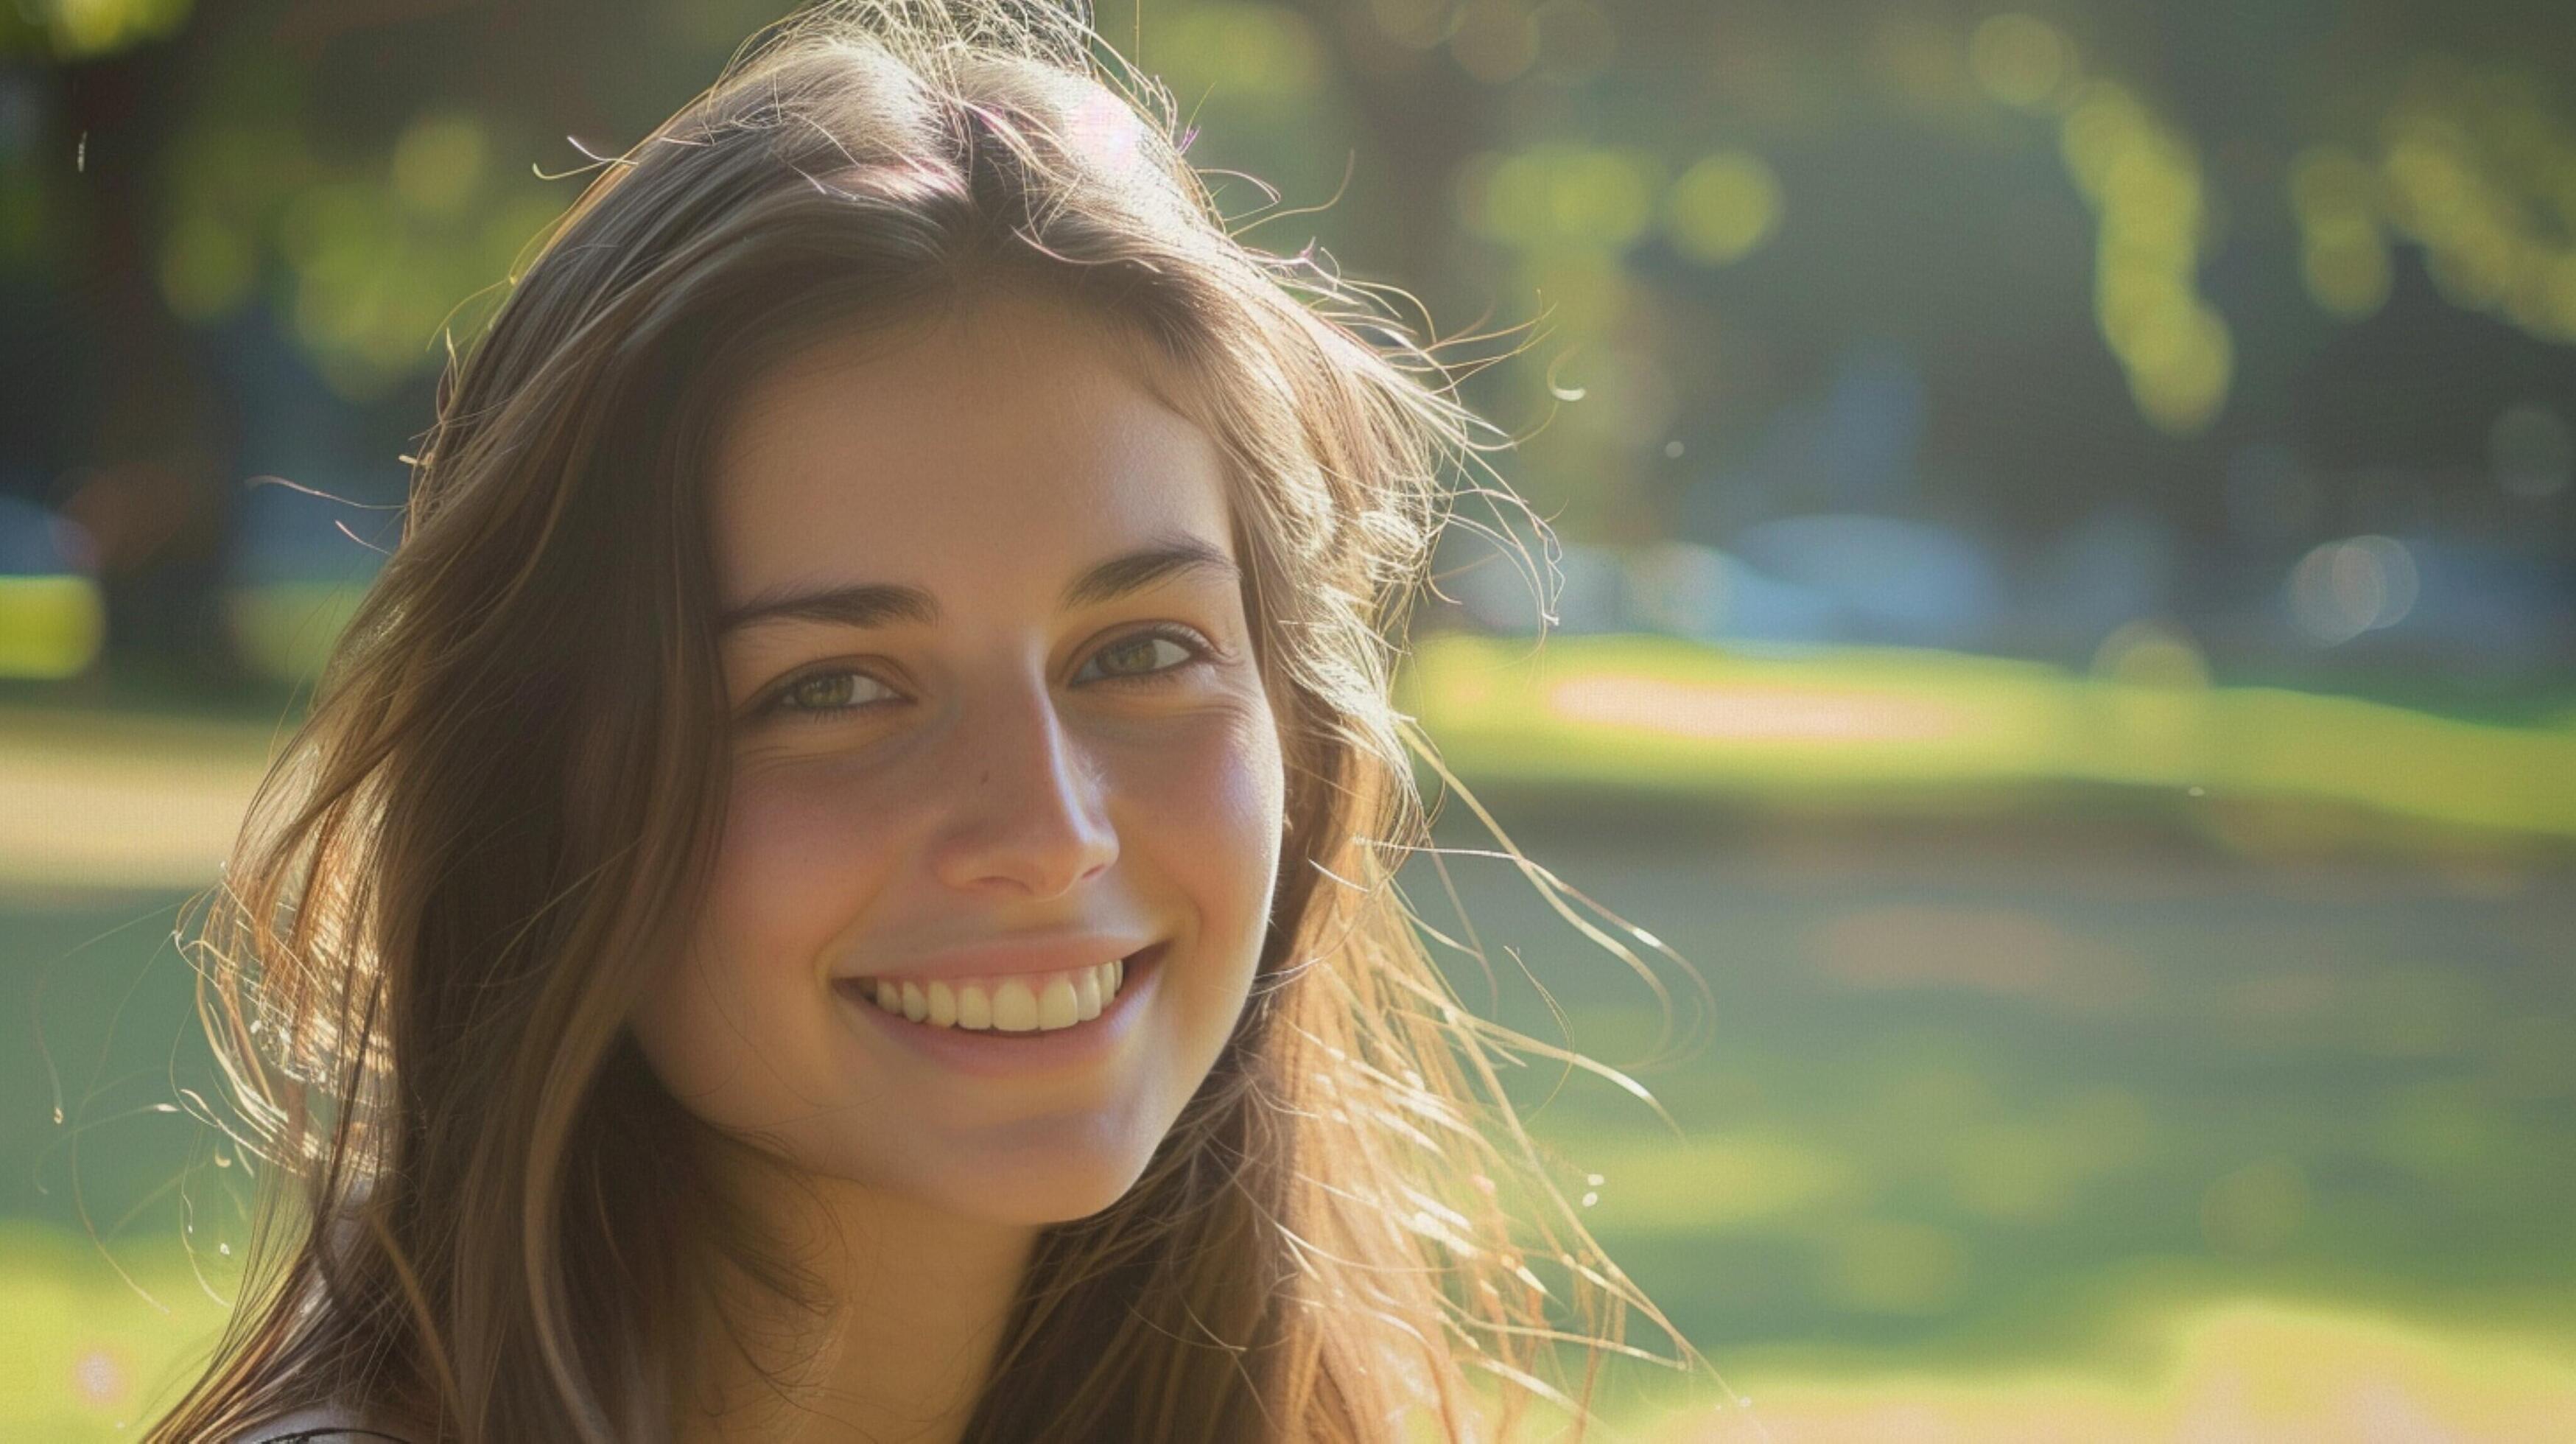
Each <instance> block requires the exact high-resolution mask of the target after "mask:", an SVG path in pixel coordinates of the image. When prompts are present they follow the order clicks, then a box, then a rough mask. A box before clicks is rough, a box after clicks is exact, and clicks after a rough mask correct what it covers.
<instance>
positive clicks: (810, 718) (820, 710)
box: [752, 626, 1216, 722]
mask: <svg viewBox="0 0 2576 1444" xmlns="http://www.w3.org/2000/svg"><path fill="white" fill-rule="evenodd" d="M1156 638H1160V639H1162V640H1164V641H1168V642H1171V643H1173V644H1175V645H1177V646H1179V647H1180V649H1181V650H1182V651H1184V652H1187V653H1188V654H1189V655H1188V656H1186V657H1184V658H1182V659H1181V660H1180V661H1178V662H1174V663H1173V664H1172V665H1170V666H1168V667H1157V668H1155V669H1154V670H1153V671H1151V672H1132V673H1128V674H1126V675H1124V676H1112V677H1104V678H1102V679H1101V682H1103V683H1107V684H1110V685H1117V684H1121V683H1124V684H1128V685H1139V686H1144V687H1159V686H1167V685H1169V684H1170V683H1172V682H1173V681H1176V680H1178V678H1179V675H1180V674H1181V673H1182V672H1185V671H1187V670H1189V669H1190V668H1192V667H1196V666H1202V665H1204V664H1206V663H1207V662H1209V661H1210V660H1212V659H1213V658H1214V657H1215V656H1216V648H1215V647H1214V646H1213V645H1211V644H1210V643H1209V642H1208V640H1207V639H1206V638H1204V637H1202V636H1200V635H1199V634H1198V633H1197V632H1195V631H1192V630H1191V629H1189V628H1187V627H1180V626H1159V627H1147V628H1145V629H1143V630H1141V631H1134V632H1129V633H1127V634H1126V635H1125V636H1122V637H1119V638H1116V639H1114V640H1112V641H1110V642H1107V643H1104V644H1103V645H1102V646H1101V647H1100V649H1099V650H1098V651H1095V652H1093V653H1092V654H1091V660H1097V659H1098V658H1099V657H1100V656H1101V655H1102V654H1103V653H1107V652H1114V651H1116V650H1118V649H1119V648H1121V647H1129V646H1133V645H1135V644H1136V643H1139V642H1149V641H1153V640H1155V639H1156ZM827 677H869V678H870V679H871V680H873V681H876V682H877V683H878V685H880V686H884V687H886V688H887V689H888V690H892V684H890V683H887V682H885V681H884V680H883V679H882V678H876V677H874V676H873V674H871V673H868V672H866V671H863V670H861V669H860V668H856V667H837V666H835V667H817V668H815V669H814V670H812V671H810V672H802V673H799V674H797V675H796V676H793V677H790V678H788V679H787V680H786V681H784V682H781V683H779V684H778V687H777V690H775V691H774V692H772V693H771V694H770V695H769V699H768V700H767V701H765V702H763V703H761V704H760V706H759V707H758V708H757V709H756V710H755V711H754V712H753V714H752V715H753V716H754V717H756V718H768V717H783V718H786V719H788V720H790V721H796V722H832V721H838V720H839V719H841V718H843V717H847V716H850V715H852V714H853V713H858V712H864V711H867V710H868V709H869V708H871V707H877V706H882V705H884V702H883V701H875V702H855V703H847V704H843V705H839V706H831V707H799V706H795V705H793V704H792V703H791V701H790V700H789V699H791V698H793V697H794V696H795V695H796V690H797V689H798V688H800V687H802V686H804V685H805V684H806V683H808V682H814V681H819V680H822V679H824V678H827ZM1095 685H1098V684H1095Z"/></svg>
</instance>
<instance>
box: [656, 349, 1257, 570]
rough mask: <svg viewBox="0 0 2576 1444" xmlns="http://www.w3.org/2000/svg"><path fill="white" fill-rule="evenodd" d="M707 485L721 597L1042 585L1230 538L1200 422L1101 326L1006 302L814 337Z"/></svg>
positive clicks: (744, 419)
mask: <svg viewBox="0 0 2576 1444" xmlns="http://www.w3.org/2000/svg"><path fill="white" fill-rule="evenodd" d="M709 480H710V485H709V492H708V496H707V516H708V521H709V526H710V530H711V533H712V535H711V541H712V543H713V549H714V559H715V565H716V572H717V584H718V590H719V593H720V597H721V600H722V601H724V602H726V603H732V602H738V601H740V600H741V599H742V598H743V597H745V596H747V595H749V594H751V593H754V592H757V591H760V590H762V589H763V588H765V587H769V586H773V585H777V584H779V583H782V582H794V581H807V580H810V581H815V582H828V581H867V582H909V583H913V584H917V585H926V586H929V587H930V588H931V589H932V590H934V591H936V592H938V593H940V594H941V595H943V596H944V595H948V594H949V593H950V592H951V591H952V590H953V589H954V587H955V586H956V585H957V583H959V582H960V581H961V580H962V581H971V582H972V583H973V584H974V586H975V587H976V588H977V589H978V590H991V589H993V588H996V587H1001V586H1005V585H1008V584H1011V583H1025V584H1026V585H1027V586H1028V587H1029V588H1031V589H1032V590H1042V591H1044V592H1045V593H1046V594H1047V595H1049V596H1052V595H1053V593H1054V590H1055V589H1056V587H1057V586H1058V585H1059V583H1060V582H1061V581H1062V580H1063V578H1064V577H1065V576H1067V575H1069V574H1070V573H1072V572H1073V571H1075V570H1078V569H1080V568H1081V567H1083V566H1086V565H1088V564H1089V563H1091V562H1093V561H1096V560H1098V559H1099V558H1100V557H1101V556H1103V555H1106V554H1108V553H1111V552H1114V551H1116V550H1118V549H1119V547H1120V545H1121V543H1124V542H1129V541H1132V540H1133V539H1135V538H1136V537H1139V536H1142V535H1146V534H1149V533H1169V532H1174V531H1179V532H1188V533H1194V534H1196V535H1199V536H1202V537H1204V538H1206V539H1207V540H1209V541H1211V542H1213V543H1215V544H1217V545H1218V546H1219V547H1221V548H1223V549H1224V550H1225V551H1227V552H1228V553H1229V554H1231V553H1232V552H1233V550H1234V548H1233V545H1232V541H1231V532H1230V528H1229V517H1230V515H1231V509H1230V508H1229V506H1228V505H1227V501H1226V493H1225V483H1224V469H1223V465H1222V463H1221V461H1220V459H1219V454H1218V451H1217V448H1216V446H1215V444H1214V443H1213V442H1212V441H1211V440H1210V439H1209V438H1208V436H1207V434H1206V433H1205V432H1204V431H1202V430H1201V429H1200V428H1199V427H1198V426H1197V425H1196V424H1194V423H1193V422H1191V421H1190V420H1188V419H1187V418H1185V417H1183V416H1181V415H1180V414H1178V413H1177V412H1175V411H1173V410H1171V409H1170V408H1169V407H1167V406H1166V405H1165V404H1164V403H1163V402H1162V401H1161V400H1160V399H1159V398H1157V396H1156V395H1155V393H1154V392H1153V390H1152V389H1150V386H1149V385H1148V383H1147V382H1146V381H1145V380H1144V379H1143V377H1142V376H1141V375H1140V374H1139V373H1138V371H1137V369H1136V363H1135V362H1134V360H1133V358H1132V357H1130V356H1129V355H1128V354H1127V353H1126V352H1125V351H1124V350H1123V349H1122V348H1121V347H1120V346H1119V345H1118V344H1117V343H1116V342H1115V341H1114V340H1113V339H1112V338H1111V337H1109V336H1108V335H1106V334H1105V333H1103V332H1102V331H1101V330H1099V329H1098V326H1097V323H1095V322H1092V321H1089V320H1087V319H1085V318H1083V317H1081V316H1079V315H1077V314H1074V313H1072V312H1069V311H1066V310H1063V309H1061V308H1058V307H1054V306H1051V305H1047V304H1044V303H1040V302H1035V301H1030V300H1023V299H1017V298H1009V299H1004V298H996V299H993V300H990V301H985V302H980V303H978V304H977V305H975V306H974V307H972V308H970V309H968V310H966V311H964V312H962V313H960V314H959V315H956V316H943V317H941V318H939V319H937V320H934V321H927V322H922V323H918V324H914V325H909V326H906V327H903V328H901V329H899V330H896V331H892V332H878V333H870V334H867V335H853V336H849V337H841V338H834V339H830V340H826V341H823V342H820V343H818V344H816V345H814V346H812V347H809V348H807V349H806V350H804V351H802V352H799V353H797V354H796V355H794V356H791V357H790V358H789V359H787V360H786V361H784V362H782V363H780V364H779V365H777V366H775V367H773V368H771V369H770V370H768V371H767V372H765V373H763V374H761V375H759V376H757V377H755V378H753V379H752V380H751V381H750V382H749V383H748V385H747V386H746V387H745V389H744V390H743V392H742V393H741V395H740V397H739V398H738V400H737V401H736V403H735V405H734V406H733V408H732V410H731V412H730V414H729V416H728V418H727V423H726V425H725V428H724V430H723V432H722V434H721V437H720V440H719V442H718V445H717V447H716V453H715V465H714V470H713V474H712V476H711V477H710V479H709Z"/></svg>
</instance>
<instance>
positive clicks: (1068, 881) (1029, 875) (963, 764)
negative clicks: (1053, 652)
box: [930, 685, 1118, 899]
mask: <svg viewBox="0 0 2576 1444" xmlns="http://www.w3.org/2000/svg"><path fill="white" fill-rule="evenodd" d="M970 711H971V712H972V713H973V714H974V715H973V716H972V719H971V720H970V721H969V722H968V723H967V725H965V726H964V727H961V728H960V729H959V733H958V742H959V745H958V747H957V749H956V752H955V754H954V757H955V761H954V764H953V768H952V772H951V775H952V776H953V777H954V779H955V781H954V782H953V783H952V784H951V785H952V787H953V790H954V798H955V801H954V803H953V806H952V808H951V810H950V816H949V820H948V825H947V827H946V828H945V829H944V830H943V831H942V833H941V834H940V836H939V837H938V839H937V840H936V841H935V842H934V843H933V844H932V856H931V859H930V864H931V870H932V871H933V873H935V874H936V875H937V876H938V878H939V880H940V881H941V882H943V883H945V884H947V885H948V886H949V887H952V888H956V889H958V890H960V891H965V892H980V893H995V894H1002V895H1007V896H1015V897H1027V898H1036V899H1044V898H1054V897H1060V896H1062V895H1063V894H1065V893H1067V892H1070V891H1071V890H1072V889H1073V888H1074V887H1076V886H1077V885H1079V884H1080V883H1082V882H1083V881H1084V880H1085V879H1088V878H1090V877H1092V876H1094V875H1096V874H1098V873H1100V872H1102V871H1104V870H1105V869H1107V868H1108V866H1109V865H1110V864H1111V863H1112V862H1115V861H1116V860H1117V858H1118V834H1117V832H1116V830H1115V829H1114V828H1112V827H1111V826H1110V822H1109V818H1108V816H1107V815H1106V812H1105V810H1104V808H1103V806H1102V803H1103V802H1104V801H1105V793H1106V791H1107V789H1106V787H1105V785H1104V784H1103V782H1102V779H1101V778H1100V776H1099V772H1098V769H1097V768H1096V767H1095V766H1094V765H1093V763H1092V761H1091V759H1090V758H1089V757H1088V756H1087V755H1086V754H1085V753H1084V751H1083V750H1082V748H1081V746H1080V745H1079V743H1078V742H1077V741H1076V740H1075V739H1074V738H1073V737H1072V736H1071V735H1069V734H1068V733H1067V731H1066V729H1065V727H1064V725H1063V721H1062V719H1061V718H1059V717H1058V716H1057V715H1056V709H1055V704H1054V702H1053V701H1052V700H1051V699H1050V698H1049V697H1048V696H1047V695H1046V689H1045V687H1044V686H1043V685H1038V686H1033V687H1020V688H1014V689H1009V690H1006V691H1005V690H996V691H994V692H990V693H987V694H985V695H984V696H981V697H978V698H977V699H975V701H974V703H972V704H970Z"/></svg>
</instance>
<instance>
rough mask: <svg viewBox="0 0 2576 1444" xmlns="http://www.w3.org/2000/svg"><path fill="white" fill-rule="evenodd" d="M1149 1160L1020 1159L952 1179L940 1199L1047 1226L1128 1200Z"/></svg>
mask: <svg viewBox="0 0 2576 1444" xmlns="http://www.w3.org/2000/svg"><path fill="white" fill-rule="evenodd" d="M1144 1171H1145V1159H1143V1158H1141V1157H1139V1158H1136V1159H1134V1160H1129V1159H1127V1158H1124V1157H1114V1158H1113V1157H1103V1156H1093V1157H1056V1158H1025V1159H1016V1160H1012V1161H1010V1162H1008V1163H1005V1164H1001V1165H999V1166H996V1167H994V1168H991V1169H980V1170H977V1176H976V1177H973V1178H969V1179H959V1180H953V1181H948V1180H944V1182H948V1184H949V1186H948V1187H945V1188H942V1189H941V1190H940V1192H939V1195H938V1196H939V1199H940V1201H941V1203H942V1204H943V1205H944V1206H946V1207H948V1208H951V1209H953V1210H955V1211H957V1212H958V1213H961V1214H965V1215H967V1216H970V1217H975V1218H981V1219H984V1220H986V1221H988V1222H991V1223H997V1224H1011V1225H1016V1226H1022V1227H1031V1228H1035V1227H1042V1226H1044V1225H1047V1224H1054V1223H1071V1222H1073V1221H1075V1220H1076V1219H1084V1218H1089V1217H1091V1216H1092V1215H1094V1214H1097V1213H1101V1212H1104V1211H1105V1210H1107V1209H1108V1208H1109V1207H1110V1206H1111V1205H1113V1204H1115V1203H1117V1202H1118V1200H1120V1199H1122V1198H1125V1197H1126V1196H1127V1192H1128V1190H1129V1189H1132V1188H1134V1187H1135V1186H1136V1180H1137V1179H1138V1178H1140V1177H1142V1176H1143V1175H1144Z"/></svg>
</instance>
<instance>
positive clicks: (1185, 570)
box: [716, 536, 1243, 637]
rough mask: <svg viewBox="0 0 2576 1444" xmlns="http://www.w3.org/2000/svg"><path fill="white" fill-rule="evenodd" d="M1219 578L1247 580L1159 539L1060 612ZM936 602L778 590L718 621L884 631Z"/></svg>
mask: <svg viewBox="0 0 2576 1444" xmlns="http://www.w3.org/2000/svg"><path fill="white" fill-rule="evenodd" d="M1194 573H1196V574H1203V575H1208V576H1215V577H1221V578H1223V579H1225V580H1227V581H1229V582H1237V583H1239V582H1240V581H1241V580H1242V577H1243V573H1242V571H1241V569H1240V568H1238V567H1236V566H1235V564H1234V559H1233V558H1231V557H1229V556H1227V555H1226V554H1225V553H1224V552H1223V551H1220V550H1218V549H1217V548H1216V547H1214V546H1211V545H1210V544H1208V543H1207V542H1205V541H1203V540H1201V539H1199V538H1197V537H1194V536H1174V537H1163V538H1157V539H1156V540H1155V541H1154V542H1153V543H1152V544H1151V545H1148V546H1144V547H1139V548H1137V549H1136V550H1134V551H1131V552H1122V553H1120V554H1119V555H1117V556H1114V557H1111V558H1110V559H1108V560H1107V561H1104V562H1101V563H1099V564H1098V565H1096V566H1094V567H1092V568H1091V570H1089V571H1087V572H1084V573H1083V574H1082V575H1081V576H1078V577H1076V578H1074V579H1073V582H1072V584H1071V585H1069V586H1067V587H1066V588H1065V589H1064V597H1063V599H1062V600H1061V601H1060V602H1058V603H1057V606H1058V607H1059V608H1060V609H1061V610H1064V611H1072V610H1074V609H1075V608H1078V607H1094V606H1099V605H1100V604H1102V603H1104V602H1111V601H1115V600H1117V599H1118V598H1120V597H1123V596H1126V595H1128V594H1130V593H1132V592H1140V591H1143V590H1144V589H1145V588H1147V587H1150V586H1153V585H1155V584H1157V583H1159V582H1163V581H1167V580H1170V579H1172V578H1176V577H1180V576H1186V575H1190V574H1194ZM939 617H940V610H939V599H938V598H936V597H933V596H932V595H931V594H930V593H928V592H926V591H923V590H922V589H921V588H919V587H907V586H902V585H899V584H896V583H891V582H869V583H860V584H854V585H850V586H840V587H822V588H817V589H810V590H802V591H798V590H790V589H787V588H781V587H773V588H771V589H770V590H769V591H767V592H763V593H761V594H760V595H758V596H755V597H753V598H752V599H750V600H749V601H747V602H744V603H742V604H741V605H740V606H737V607H734V608H731V609H730V610H728V611H726V612H725V613H724V614H723V615H722V616H721V617H719V618H718V619H717V621H716V635H717V636H719V637H723V636H726V635H729V634H731V633H733V632H736V631H739V630H741V629H743V628H745V627H752V626H758V625H761V624H763V623H767V622H782V621H798V622H827V623H832V624H834V625H838V626H844V627H884V626H892V625H894V624H896V623H902V622H910V623H915V624H918V625H920V626H925V627H930V626H937V625H938V624H939Z"/></svg>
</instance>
